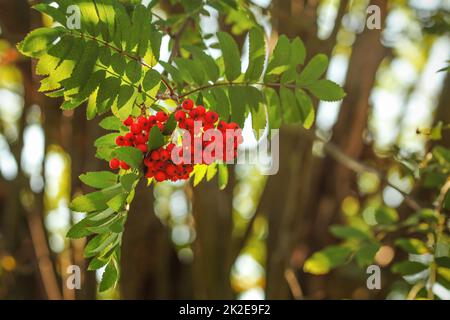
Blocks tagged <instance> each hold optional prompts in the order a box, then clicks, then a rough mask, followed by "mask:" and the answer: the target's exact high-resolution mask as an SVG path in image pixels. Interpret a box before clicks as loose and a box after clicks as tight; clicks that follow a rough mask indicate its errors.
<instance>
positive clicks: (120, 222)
mask: <svg viewBox="0 0 450 320" xmlns="http://www.w3.org/2000/svg"><path fill="white" fill-rule="evenodd" d="M126 221H127V216H126V215H125V214H123V215H122V216H121V217H119V219H117V221H115V222H114V223H113V224H112V225H111V226H110V227H109V230H111V231H112V232H114V233H122V232H123V231H124V230H125V222H126Z"/></svg>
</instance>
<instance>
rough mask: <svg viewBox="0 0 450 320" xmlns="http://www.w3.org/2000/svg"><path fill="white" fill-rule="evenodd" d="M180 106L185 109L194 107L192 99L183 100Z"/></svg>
mask: <svg viewBox="0 0 450 320" xmlns="http://www.w3.org/2000/svg"><path fill="white" fill-rule="evenodd" d="M181 106H182V107H183V109H185V110H192V108H193V107H194V101H192V100H191V99H187V100H184V101H183V103H182V105H181Z"/></svg>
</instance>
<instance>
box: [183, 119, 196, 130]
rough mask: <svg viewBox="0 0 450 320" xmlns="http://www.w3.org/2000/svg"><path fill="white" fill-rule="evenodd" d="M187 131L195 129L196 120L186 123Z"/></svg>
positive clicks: (187, 120)
mask: <svg viewBox="0 0 450 320" xmlns="http://www.w3.org/2000/svg"><path fill="white" fill-rule="evenodd" d="M184 123H185V125H186V128H187V129H194V120H192V119H186V121H185V122H184Z"/></svg>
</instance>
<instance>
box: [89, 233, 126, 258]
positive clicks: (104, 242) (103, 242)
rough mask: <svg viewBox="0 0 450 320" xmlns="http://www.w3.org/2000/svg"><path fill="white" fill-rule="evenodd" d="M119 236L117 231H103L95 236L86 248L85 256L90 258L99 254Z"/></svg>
mask: <svg viewBox="0 0 450 320" xmlns="http://www.w3.org/2000/svg"><path fill="white" fill-rule="evenodd" d="M117 237H118V235H117V234H116V233H103V234H99V235H97V236H95V237H94V238H92V239H91V240H90V241H89V242H88V244H87V245H86V247H85V248H84V256H85V257H86V258H90V257H93V256H95V255H97V254H99V253H100V252H102V251H103V250H104V249H106V248H107V247H108V246H109V245H111V244H112V243H114V242H115V241H116V240H117Z"/></svg>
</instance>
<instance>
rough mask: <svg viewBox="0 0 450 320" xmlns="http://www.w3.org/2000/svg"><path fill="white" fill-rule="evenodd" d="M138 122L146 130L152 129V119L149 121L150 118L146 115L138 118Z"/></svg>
mask: <svg viewBox="0 0 450 320" xmlns="http://www.w3.org/2000/svg"><path fill="white" fill-rule="evenodd" d="M138 123H139V124H140V126H141V127H142V129H144V130H145V131H148V130H149V129H150V121H148V119H147V118H146V117H144V116H140V117H139V118H138Z"/></svg>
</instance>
